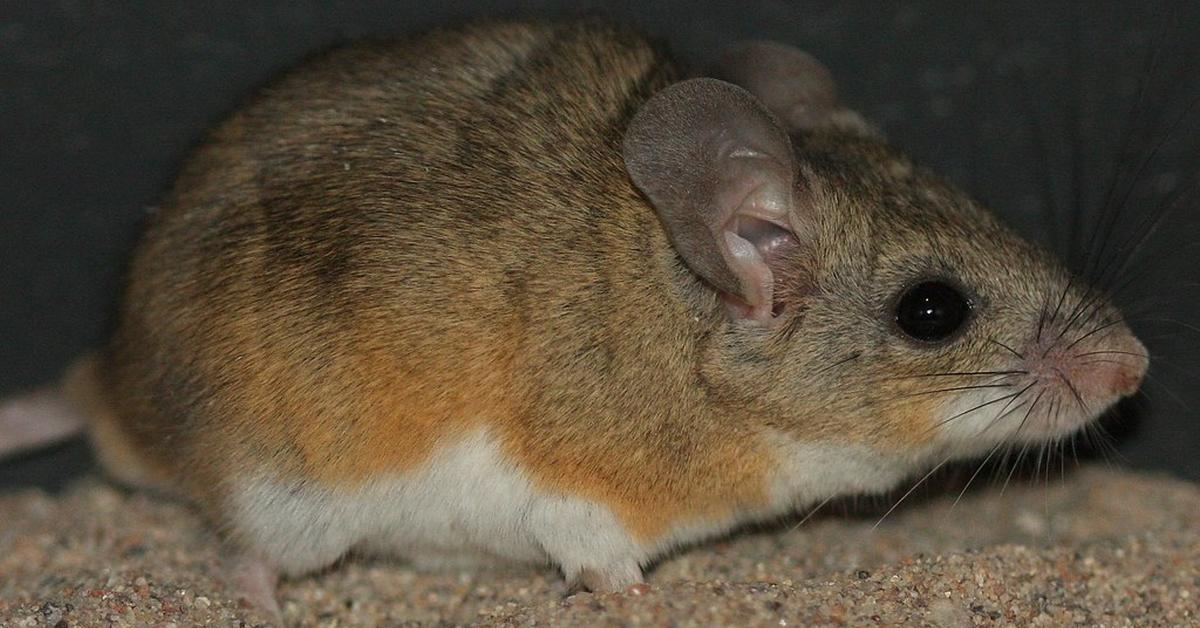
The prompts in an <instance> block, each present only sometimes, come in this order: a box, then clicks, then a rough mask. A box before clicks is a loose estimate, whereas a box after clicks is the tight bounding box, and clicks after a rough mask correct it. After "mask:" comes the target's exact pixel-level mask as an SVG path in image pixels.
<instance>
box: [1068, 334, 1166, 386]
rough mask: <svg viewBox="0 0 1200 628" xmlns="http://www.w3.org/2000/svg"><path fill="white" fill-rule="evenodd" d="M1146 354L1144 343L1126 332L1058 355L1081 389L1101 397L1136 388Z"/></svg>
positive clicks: (1142, 370)
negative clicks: (1066, 353)
mask: <svg viewBox="0 0 1200 628" xmlns="http://www.w3.org/2000/svg"><path fill="white" fill-rule="evenodd" d="M1147 355H1148V354H1147V353H1146V347H1145V346H1144V345H1143V344H1142V343H1141V342H1140V341H1139V340H1138V339H1137V338H1135V337H1134V336H1133V334H1132V333H1129V332H1126V333H1122V334H1120V335H1114V336H1111V337H1108V338H1106V339H1104V340H1103V341H1101V342H1098V343H1096V345H1095V346H1091V347H1087V348H1085V349H1083V350H1079V349H1078V347H1076V350H1075V351H1074V352H1073V353H1071V354H1069V355H1063V356H1059V359H1060V360H1063V366H1064V367H1066V368H1067V369H1069V370H1070V371H1071V373H1072V375H1073V376H1074V377H1073V378H1074V379H1076V385H1077V386H1078V387H1079V388H1080V392H1081V393H1083V394H1084V395H1085V396H1087V397H1091V398H1093V399H1097V400H1103V399H1105V398H1111V397H1114V396H1115V397H1127V396H1129V395H1132V394H1133V393H1135V392H1137V390H1138V388H1140V387H1141V385H1142V380H1143V379H1144V378H1145V377H1146V369H1147V368H1148V367H1149V364H1150V363H1149V360H1148V359H1147V357H1146V356H1147Z"/></svg>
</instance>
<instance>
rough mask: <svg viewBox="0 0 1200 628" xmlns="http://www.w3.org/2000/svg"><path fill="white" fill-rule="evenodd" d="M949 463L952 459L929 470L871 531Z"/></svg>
mask: <svg viewBox="0 0 1200 628" xmlns="http://www.w3.org/2000/svg"><path fill="white" fill-rule="evenodd" d="M947 462H950V458H946V459H945V460H943V461H941V462H939V463H937V465H936V466H934V467H933V468H932V469H930V470H929V473H926V474H925V475H924V476H922V477H921V479H920V480H917V483H916V484H913V486H912V488H910V489H908V491H907V492H905V493H904V494H903V495H901V496H900V499H898V500H896V503H894V504H892V507H891V508H888V511H887V512H885V513H883V516H882V517H880V518H879V521H876V522H875V525H873V526H871V529H872V530H874V529H876V528H878V527H879V524H881V523H883V520H884V519H887V518H888V515H890V514H892V512H893V511H895V510H896V508H899V507H900V504H901V503H903V502H904V500H905V499H908V496H909V495H912V494H913V491H915V490H917V487H919V486H921V484H923V483H924V482H925V480H928V479H929V478H930V477H931V476H933V474H934V473H937V471H938V469H941V468H942V467H943V466H945V464H946V463H947Z"/></svg>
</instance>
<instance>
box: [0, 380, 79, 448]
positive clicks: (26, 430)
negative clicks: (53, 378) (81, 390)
mask: <svg viewBox="0 0 1200 628" xmlns="http://www.w3.org/2000/svg"><path fill="white" fill-rule="evenodd" d="M84 427H86V421H85V417H84V415H83V413H82V412H80V411H79V410H78V409H77V408H76V407H75V405H74V404H73V403H71V402H70V401H69V400H68V399H67V397H66V395H64V394H63V392H62V391H61V389H60V388H59V387H58V386H48V387H45V388H40V389H38V390H35V391H33V392H30V393H26V394H23V395H18V396H16V397H10V398H8V399H4V400H0V458H6V457H8V456H11V455H13V454H15V453H18V452H21V451H25V450H29V449H36V448H38V447H43V446H46V445H50V444H52V443H56V442H58V441H61V440H65V439H67V438H70V437H72V436H75V435H77V434H80V433H82V432H83V430H84Z"/></svg>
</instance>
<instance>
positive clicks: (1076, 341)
mask: <svg viewBox="0 0 1200 628" xmlns="http://www.w3.org/2000/svg"><path fill="white" fill-rule="evenodd" d="M1121 322H1122V321H1121V320H1119V319H1118V320H1115V321H1109V322H1108V323H1105V324H1104V325H1101V326H1099V327H1097V328H1095V329H1093V330H1092V331H1089V332H1088V333H1086V334H1083V335H1082V336H1080V337H1078V338H1076V339H1075V340H1074V342H1072V343H1071V344H1069V345H1067V346H1066V347H1063V351H1070V350H1071V348H1072V347H1074V346H1075V345H1077V344H1079V343H1080V342H1082V341H1083V340H1084V339H1085V338H1089V337H1091V336H1093V335H1095V334H1096V333H1097V332H1100V331H1103V330H1105V329H1108V328H1110V327H1115V326H1117V325H1120V324H1121Z"/></svg>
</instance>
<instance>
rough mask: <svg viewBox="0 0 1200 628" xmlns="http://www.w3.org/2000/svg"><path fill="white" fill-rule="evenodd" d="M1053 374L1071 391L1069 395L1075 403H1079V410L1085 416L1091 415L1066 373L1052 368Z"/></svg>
mask: <svg viewBox="0 0 1200 628" xmlns="http://www.w3.org/2000/svg"><path fill="white" fill-rule="evenodd" d="M1054 372H1055V373H1057V374H1058V376H1059V377H1060V378H1062V381H1063V383H1064V384H1066V385H1067V388H1068V389H1069V390H1070V391H1071V394H1072V395H1074V396H1075V401H1076V402H1078V403H1079V408H1080V409H1082V410H1083V411H1084V412H1086V413H1087V414H1091V413H1092V411H1091V409H1090V408H1088V405H1087V403H1085V402H1084V401H1083V395H1080V394H1079V389H1078V388H1076V387H1075V383H1074V382H1072V381H1071V378H1069V377H1067V375H1066V373H1063V372H1062V370H1061V369H1059V368H1058V367H1054Z"/></svg>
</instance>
